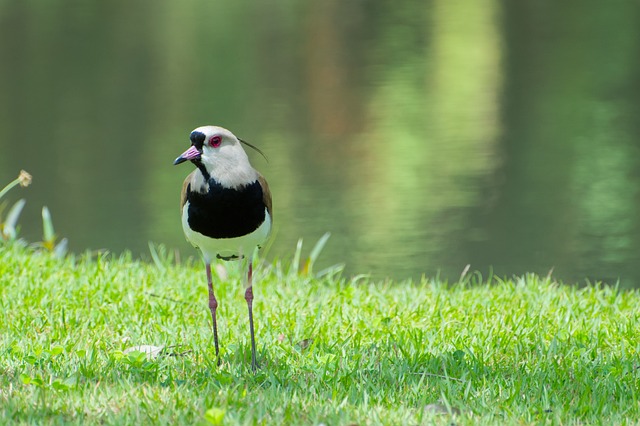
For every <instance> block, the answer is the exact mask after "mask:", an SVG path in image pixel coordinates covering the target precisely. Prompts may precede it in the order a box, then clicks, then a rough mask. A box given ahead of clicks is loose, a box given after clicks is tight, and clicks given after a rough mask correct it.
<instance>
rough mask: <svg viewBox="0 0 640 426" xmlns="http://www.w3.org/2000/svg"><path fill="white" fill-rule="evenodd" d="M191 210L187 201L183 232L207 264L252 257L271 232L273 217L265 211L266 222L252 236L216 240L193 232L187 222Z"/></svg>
mask: <svg viewBox="0 0 640 426" xmlns="http://www.w3.org/2000/svg"><path fill="white" fill-rule="evenodd" d="M188 210H189V202H188V201H187V202H186V203H185V204H184V206H183V207H182V230H183V231H184V235H185V236H186V237H187V241H189V242H190V243H191V244H193V245H194V246H195V247H197V248H199V249H200V251H201V252H202V255H203V256H204V259H205V261H206V262H211V261H212V260H214V259H215V258H216V257H217V256H220V257H232V256H239V257H243V256H246V257H251V256H252V255H253V250H254V249H255V248H256V247H257V246H259V245H262V244H263V243H264V242H265V241H266V240H267V238H268V237H269V232H271V217H270V216H269V213H268V212H267V209H265V212H264V222H262V225H260V226H259V227H258V228H257V229H256V230H255V231H253V232H251V233H250V234H247V235H243V236H241V237H235V238H219V239H214V238H210V237H207V236H205V235H202V234H201V233H199V232H196V231H194V230H192V229H191V228H190V227H189V223H188V221H187V211H188Z"/></svg>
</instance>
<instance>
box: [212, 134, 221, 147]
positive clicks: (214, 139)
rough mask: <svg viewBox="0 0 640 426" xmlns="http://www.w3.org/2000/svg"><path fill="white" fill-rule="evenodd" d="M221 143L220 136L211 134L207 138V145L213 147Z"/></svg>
mask: <svg viewBox="0 0 640 426" xmlns="http://www.w3.org/2000/svg"><path fill="white" fill-rule="evenodd" d="M221 143H222V137H220V136H211V139H209V145H211V146H212V147H214V148H217V147H219V146H220V144H221Z"/></svg>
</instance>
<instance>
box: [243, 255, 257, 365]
mask: <svg viewBox="0 0 640 426" xmlns="http://www.w3.org/2000/svg"><path fill="white" fill-rule="evenodd" d="M252 276H253V267H252V265H251V260H249V273H248V274H247V290H246V291H245V292H244V298H245V300H246V301H247V307H248V308H249V330H250V332H251V369H252V370H253V371H256V337H255V333H254V331H253V288H252V282H251V281H252V278H253V277H252Z"/></svg>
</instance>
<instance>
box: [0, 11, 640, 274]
mask: <svg viewBox="0 0 640 426" xmlns="http://www.w3.org/2000/svg"><path fill="white" fill-rule="evenodd" d="M151 6H153V7H151ZM637 8H638V6H634V5H632V4H615V5H614V4H607V5H606V6H604V5H602V4H601V3H599V2H596V1H595V0H588V1H587V2H586V3H584V2H583V3H581V6H580V7H579V8H575V7H569V6H567V5H558V4H556V3H552V2H550V1H543V2H534V3H531V2H525V3H522V2H520V3H514V2H500V1H498V0H479V1H475V2H450V1H446V0H432V1H429V2H423V1H417V0H403V1H394V2H391V1H388V0H378V1H370V2H339V1H337V0H329V1H312V2H307V3H304V4H297V3H296V2H267V3H265V2H259V1H251V0H247V1H244V2H232V1H229V0H227V1H222V2H216V3H215V4H212V3H211V2H206V1H204V0H200V1H196V2H191V3H188V4H183V3H176V2H169V1H160V2H154V3H153V4H152V3H150V2H139V3H129V2H124V1H115V2H110V3H103V4H101V3H82V4H81V5H80V4H79V3H78V2H76V1H70V0H63V1H60V2H56V5H55V6H53V5H51V6H46V5H43V4H38V5H36V4H33V3H29V2H15V1H9V2H3V3H1V4H0V93H2V94H3V96H2V101H1V102H0V179H1V180H0V182H8V181H9V180H11V179H12V178H13V177H14V176H15V175H16V174H17V172H18V170H20V169H26V170H28V171H29V172H31V173H32V174H33V175H34V184H33V186H32V187H30V188H29V189H28V190H25V191H24V192H22V193H20V194H17V193H16V194H12V196H13V197H17V196H24V197H26V198H27V200H28V204H27V208H26V211H25V213H24V216H23V218H22V221H21V224H22V235H23V236H25V237H26V238H27V239H29V240H37V239H39V237H40V232H41V231H40V228H41V225H40V219H39V209H40V207H41V206H42V205H47V206H49V208H50V209H51V211H52V214H53V219H54V225H55V226H56V231H57V232H58V234H60V235H63V236H67V237H68V238H69V240H70V246H71V249H73V250H75V251H83V250H84V249H86V248H92V249H96V248H106V249H109V250H111V251H114V252H120V251H123V250H127V249H129V250H132V251H134V253H136V254H141V255H143V256H146V255H147V252H148V249H147V242H148V241H149V240H151V241H153V242H156V243H164V244H166V245H167V246H169V247H175V248H178V249H179V250H180V251H181V253H182V255H183V256H191V255H193V256H195V255H196V252H195V251H194V250H193V249H191V248H190V247H188V246H187V244H186V242H184V239H183V236H182V233H181V230H180V224H179V213H178V194H179V190H180V185H181V181H182V177H183V172H180V171H178V170H176V169H175V168H173V167H172V165H171V162H172V160H173V159H174V158H175V156H176V155H177V154H178V153H180V152H182V151H183V150H184V148H185V147H186V146H187V145H188V139H187V137H188V133H189V131H190V130H191V129H193V128H195V127H197V126H199V125H202V124H220V125H223V126H226V127H229V128H230V129H232V130H233V131H234V132H235V133H236V134H238V135H239V136H241V137H243V138H245V139H247V140H249V141H251V142H253V143H255V144H257V145H259V146H260V147H261V148H262V149H263V150H264V151H266V152H267V155H268V157H269V162H268V163H266V162H265V161H264V160H263V159H262V158H260V157H259V156H257V157H255V158H254V159H253V161H254V163H255V165H256V167H257V168H259V169H260V170H261V171H263V173H264V174H265V175H266V176H267V177H268V179H269V182H270V185H271V187H272V191H273V193H274V207H275V227H276V239H275V240H274V244H273V246H272V247H271V249H270V251H269V252H268V253H267V256H268V257H269V258H274V257H288V256H290V255H291V253H292V251H293V249H294V247H295V244H296V241H297V239H298V238H300V237H302V238H304V240H305V244H306V246H307V250H309V249H310V247H311V246H312V245H313V243H315V241H316V240H317V238H319V237H320V236H321V235H322V234H323V233H324V232H325V231H330V232H332V233H333V237H332V239H331V240H330V242H329V244H328V246H327V247H326V248H325V253H324V254H323V256H322V258H321V263H322V265H320V268H321V267H322V266H323V265H330V264H333V263H342V262H345V263H346V264H347V272H348V273H349V274H357V273H371V274H372V275H373V276H374V277H375V278H376V279H382V278H384V277H391V278H394V279H403V278H419V277H420V276H421V275H423V274H426V275H428V276H433V275H436V274H439V275H440V276H441V277H443V278H447V279H454V280H455V279H456V278H457V277H458V276H459V274H460V272H461V271H462V270H463V269H464V267H465V265H467V264H471V268H472V270H479V271H481V272H482V273H483V274H484V275H486V274H487V273H488V272H489V271H494V272H495V273H497V274H499V275H511V274H522V273H524V272H527V271H533V272H538V273H547V272H548V271H549V270H550V269H552V268H553V269H554V274H555V276H557V277H558V278H561V279H564V280H568V281H573V280H579V281H581V282H584V279H585V278H588V279H591V280H598V279H604V280H607V281H609V282H615V281H616V280H617V279H618V278H621V279H622V280H623V285H626V286H638V285H640V284H639V282H640V266H638V265H637V263H636V262H635V260H634V259H635V258H636V256H637V253H638V252H639V249H640V247H639V246H640V226H639V225H640V224H639V221H640V214H639V213H640V212H639V210H640V197H639V194H638V191H639V190H638V188H640V185H639V184H640V182H639V181H638V180H639V179H640V164H639V163H640V151H639V146H638V144H637V142H636V141H637V140H638V136H639V133H640V129H639V128H638V125H637V124H636V123H637V120H636V117H637V116H638V113H639V112H640V111H639V108H638V105H640V103H639V102H638V100H639V99H638V96H639V95H638V93H640V90H638V87H637V86H638V81H639V80H638V78H637V75H640V73H638V71H639V70H638V68H639V66H638V55H637V52H638V43H640V37H639V34H637V33H638V32H639V31H640V30H639V28H640V25H638V24H639V22H638V16H640V14H638V13H637V12H638V11H637V10H636V9H637ZM604 9H606V13H603V10H604ZM250 155H251V153H250Z"/></svg>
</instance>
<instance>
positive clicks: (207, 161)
mask: <svg viewBox="0 0 640 426" xmlns="http://www.w3.org/2000/svg"><path fill="white" fill-rule="evenodd" d="M189 139H190V140H191V147H190V148H189V149H188V150H186V151H185V152H183V153H182V154H181V155H180V156H179V157H178V158H176V160H175V161H174V162H173V164H180V163H184V162H185V161H191V162H193V163H194V164H196V165H198V163H203V164H204V165H205V166H207V168H208V169H209V168H215V167H218V166H223V167H224V166H228V167H238V166H241V165H244V164H245V163H247V162H248V160H247V154H246V153H245V152H244V149H242V146H241V145H240V140H239V139H238V138H237V137H236V136H235V135H234V134H233V133H231V132H230V131H229V130H227V129H224V128H222V127H217V126H202V127H198V128H197V129H195V130H194V131H192V132H191V135H190V136H189Z"/></svg>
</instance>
